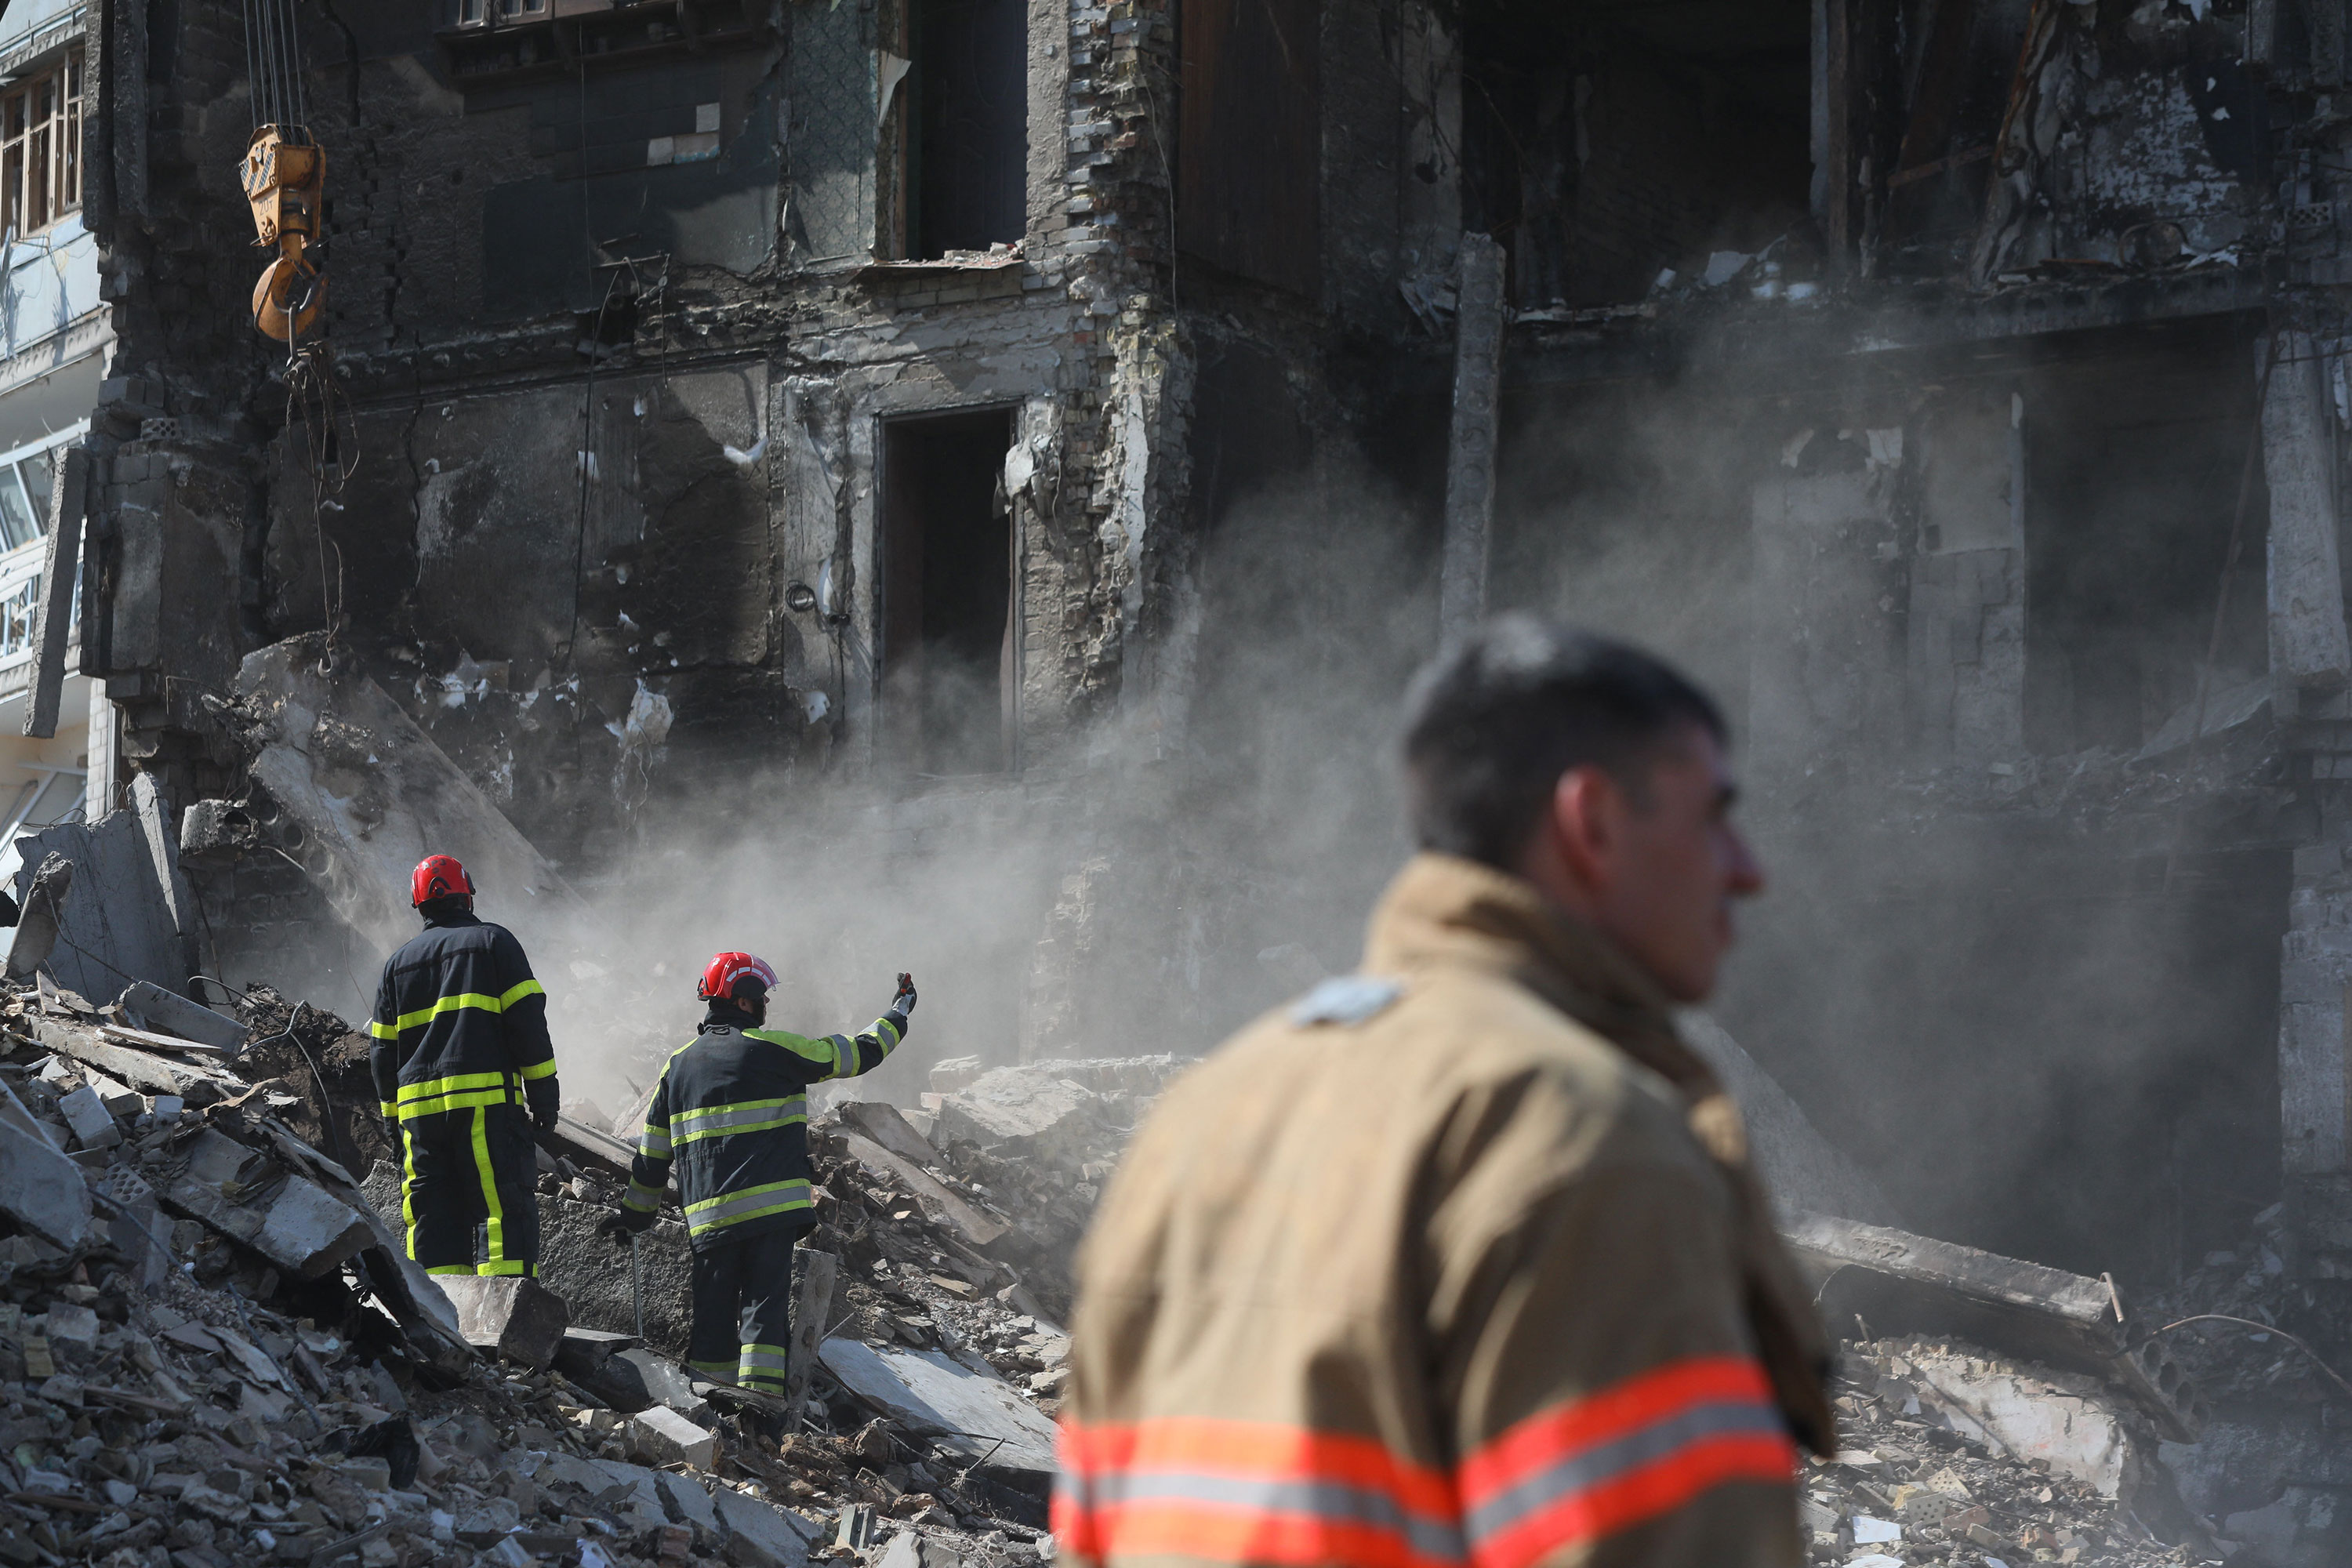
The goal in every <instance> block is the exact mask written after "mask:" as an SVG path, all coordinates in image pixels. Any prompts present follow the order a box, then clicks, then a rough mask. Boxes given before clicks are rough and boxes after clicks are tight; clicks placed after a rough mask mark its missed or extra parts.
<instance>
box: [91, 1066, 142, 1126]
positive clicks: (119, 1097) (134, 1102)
mask: <svg viewBox="0 0 2352 1568" xmlns="http://www.w3.org/2000/svg"><path fill="white" fill-rule="evenodd" d="M82 1081H83V1082H84V1083H86V1084H88V1085H89V1087H90V1089H92V1090H94V1091H95V1092H96V1093H97V1095H98V1100H99V1103H100V1105H103V1106H105V1107H106V1113H107V1114H108V1115H109V1116H115V1117H121V1116H136V1115H138V1114H139V1113H140V1112H141V1111H142V1110H146V1109H147V1097H146V1096H145V1095H143V1094H142V1093H140V1092H139V1091H138V1090H137V1089H132V1088H131V1087H129V1086H128V1085H125V1084H120V1083H117V1082H115V1081H114V1080H113V1079H110V1078H109V1077H107V1076H106V1075H105V1074H104V1073H102V1072H100V1071H98V1070H96V1069H95V1068H92V1069H91V1070H89V1071H88V1072H85V1073H83V1074H82Z"/></svg>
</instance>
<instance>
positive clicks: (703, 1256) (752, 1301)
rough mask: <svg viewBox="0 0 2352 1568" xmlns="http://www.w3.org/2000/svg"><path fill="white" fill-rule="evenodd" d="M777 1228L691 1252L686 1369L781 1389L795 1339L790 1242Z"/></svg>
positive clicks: (718, 1379) (791, 1236)
mask: <svg viewBox="0 0 2352 1568" xmlns="http://www.w3.org/2000/svg"><path fill="white" fill-rule="evenodd" d="M799 1234H800V1233H799V1232H798V1231H795V1230H793V1229H792V1228H790V1227H788V1226H772V1227H771V1228H769V1229H766V1230H762V1231H760V1232H758V1233H756V1234H754V1235H751V1236H745V1237H729V1238H727V1239H725V1240H720V1241H714V1242H707V1243H704V1244H701V1245H699V1246H698V1247H695V1249H694V1275H693V1281H694V1328H693V1330H692V1331H691V1332H690V1333H689V1334H688V1338H687V1346H686V1359H687V1364H688V1366H690V1367H692V1368H693V1369H694V1371H695V1373H697V1374H698V1375H699V1376H701V1377H704V1378H708V1379H709V1380H710V1381H711V1382H714V1383H734V1384H741V1385H742V1386H743V1387H745V1388H750V1389H755V1390H758V1391H759V1392H761V1393H763V1394H782V1392H783V1391H784V1372H785V1363H786V1361H787V1353H788V1352H787V1349H786V1347H787V1346H789V1345H790V1344H791V1342H792V1337H793V1241H794V1240H795V1239H797V1237H798V1236H799Z"/></svg>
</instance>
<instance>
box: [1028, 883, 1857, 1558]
mask: <svg viewBox="0 0 2352 1568" xmlns="http://www.w3.org/2000/svg"><path fill="white" fill-rule="evenodd" d="M1826 1348H1827V1347H1826V1342H1825V1340H1824V1338H1823V1336H1822V1331H1821V1328H1820V1326H1819V1324H1818V1322H1817V1321H1816V1320H1815V1319H1814V1316H1813V1313H1812V1310H1811V1303H1810V1301H1809V1299H1808V1297H1807V1295H1806V1293H1805V1291H1804V1290H1803V1289H1802V1287H1801V1284H1800V1282H1799V1281H1798V1279H1797V1277H1796V1275H1795V1273H1794V1271H1793V1268H1792V1267H1791V1265H1790V1262H1789V1260H1788V1258H1787V1257H1786V1255H1785V1254H1784V1253H1783V1251H1782V1250H1781V1247H1780V1242H1779V1240H1778V1238H1777V1237H1775V1236H1774V1235H1773V1234H1772V1231H1771V1229H1770V1228H1769V1222H1768V1215H1767V1209H1766V1205H1765V1201H1764V1197H1763V1194H1762V1192H1761V1190H1760V1189H1759V1186H1758V1184H1757V1183H1756V1180H1755V1178H1754V1177H1753V1176H1752V1175H1751V1174H1750V1173H1749V1172H1748V1167H1747V1163H1746V1140H1745V1136H1744V1133H1743V1131H1742V1129H1741V1123H1740V1120H1739V1115H1738V1110H1737V1109H1736V1108H1735V1107H1734V1106H1733V1105H1732V1103H1731V1102H1730V1100H1728V1099H1727V1098H1726V1097H1725V1095H1724V1094H1723V1092H1722V1090H1721V1089H1719V1088H1718V1087H1717V1084H1716V1081H1715V1079H1714V1077H1713V1075H1712V1074H1711V1073H1710V1072H1709V1071H1708V1070H1707V1068H1706V1066H1705V1065H1704V1064H1703V1063H1702V1062H1700V1061H1699V1059H1698V1058H1696V1057H1695V1056H1694V1055H1693V1054H1692V1053H1691V1051H1690V1050H1689V1048H1688V1047H1685V1045H1684V1044H1683V1043H1682V1042H1681V1040H1680V1039H1679V1038H1678V1037H1676V1035H1675V1032H1674V1029H1673V1026H1672V1024H1671V1022H1670V1021H1669V1018H1668V1015H1667V1012H1666V1009H1665V1005H1664V999H1663V998H1662V997H1661V996H1660V994H1658V992H1657V990H1656V988H1655V987H1654V984H1651V983H1650V982H1649V981H1648V980H1647V979H1646V977H1644V976H1643V974H1642V973H1639V972H1638V971H1636V970H1635V969H1634V968H1633V965H1632V964H1631V963H1629V962H1628V961H1627V960H1625V959H1624V958H1623V957H1622V955H1620V954H1619V953H1618V952H1616V951H1615V950H1614V949H1613V948H1612V947H1611V946H1609V945H1608V944H1607V943H1606V942H1604V941H1603V940H1602V939H1601V938H1600V937H1599V936H1598V935H1597V934H1595V933H1593V932H1591V931H1589V930H1586V929H1584V928H1581V927H1579V926H1577V925H1575V924H1573V923H1571V922H1570V921H1566V920H1564V919H1562V918H1561V917H1559V916H1558V915H1556V914H1554V913H1552V912H1551V911H1550V910H1549V909H1548V907H1547V906H1545V905H1544V904H1543V903H1542V902H1541V901H1540V900H1539V899H1538V896H1537V894H1536V892H1535V890H1534V889H1532V888H1530V887H1529V886H1528V885H1527V884H1526V883H1524V882H1521V881H1519V880H1517V879H1514V878H1510V877H1507V876H1504V875H1502V874H1500V873H1498V872H1495V871H1492V870H1488V869H1486V868H1484V867H1481V866H1477V865H1474V864H1472V863H1470V862H1468V861H1465V860H1459V859H1454V858H1449V857H1444V856H1437V855H1423V856H1420V857H1418V858H1415V859H1413V860H1412V861H1411V862H1410V863H1408V864H1407V865H1406V867H1405V868H1404V869H1403V870H1402V873H1401V874H1400V875H1399V876H1398V878H1397V879H1396V881H1395V882H1394V883H1393V884H1392V885H1391V888H1390V889H1389V891H1388V893H1387V895H1386V897H1385V898H1384V899H1383V900H1382V902H1381V907H1380V909H1379V910H1378V912H1377V913H1376V914H1375V915H1374V917H1373V921H1372V927H1371V936H1370V944H1369V946H1368V948H1367V950H1366V952H1365V956H1364V965H1363V969H1362V970H1361V972H1360V973H1358V974H1356V975H1352V976H1349V977H1346V978H1344V979H1341V980H1336V981H1329V982H1326V983H1325V984H1323V985H1322V986H1320V987H1318V989H1317V990H1316V991H1314V992H1312V993H1310V994H1308V995H1307V997H1306V998H1305V999H1304V1000H1303V1001H1301V1002H1300V1003H1298V1004H1297V1005H1294V1006H1292V1007H1290V1008H1286V1009H1285V1010H1284V1011H1282V1012H1280V1013H1277V1014H1276V1015H1273V1016H1269V1017H1267V1018H1265V1019H1263V1020H1261V1021H1260V1022H1259V1023H1257V1024H1255V1026H1251V1027H1250V1028H1248V1029H1246V1030H1244V1031H1243V1033H1242V1034H1241V1035H1240V1036H1238V1037H1236V1038H1234V1040H1232V1041H1230V1042H1229V1043H1227V1044H1226V1045H1225V1046H1224V1047H1223V1048H1222V1049H1220V1050H1219V1051H1218V1052H1216V1053H1215V1054H1214V1055H1213V1057H1211V1058H1209V1059H1208V1060H1207V1061H1205V1062H1203V1063H1202V1065H1201V1066H1200V1067H1198V1068H1194V1069H1192V1071H1191V1072H1189V1073H1188V1074H1186V1075H1185V1076H1184V1077H1183V1078H1182V1079H1180V1080H1178V1082H1177V1083H1176V1084H1175V1085H1174V1086H1173V1087H1171V1089H1170V1090H1169V1091H1168V1093H1167V1095H1166V1096H1165V1098H1164V1099H1163V1100H1162V1102H1161V1103H1160V1106H1159V1107H1158V1108H1157V1109H1156V1110H1154V1111H1153V1112H1152V1114H1151V1115H1150V1118H1149V1119H1148V1120H1147V1121H1146V1123H1145V1125H1144V1127H1143V1128H1142V1130H1141V1131H1139V1134H1138V1135H1137V1137H1136V1140H1135V1142H1134V1143H1133V1145H1132V1147H1131V1148H1130V1149H1129V1152H1128V1154H1127V1157H1126V1160H1125V1162H1124V1163H1123V1164H1122V1166H1121V1168H1120V1169H1119V1171H1118V1174H1117V1175H1116V1176H1115V1177H1114V1178H1113V1179H1112V1181H1111V1183H1110V1185H1109V1188H1108V1191H1107V1192H1106V1193H1105V1194H1104V1198H1103V1202H1102V1205H1101V1207H1100V1209H1099V1210H1098V1212H1097V1215H1096V1218H1095V1224H1094V1227H1093V1230H1092V1232H1091V1234H1090V1235H1089V1237H1088V1238H1087V1244H1086V1247H1085V1250H1084V1252H1083V1254H1082V1255H1081V1262H1080V1279H1079V1296H1078V1306H1077V1311H1076V1320H1075V1323H1074V1326H1073V1347H1072V1355H1071V1377H1070V1383H1069V1391H1068V1394H1067V1397H1066V1402H1065V1405H1064V1409H1063V1413H1062V1436H1061V1444H1062V1477H1061V1483H1060V1487H1059V1489H1058V1490H1057V1493H1056V1496H1055V1531H1056V1532H1057V1533H1058V1535H1059V1537H1060V1542H1061V1546H1062V1549H1063V1551H1065V1552H1068V1553H1071V1554H1073V1555H1075V1556H1076V1557H1077V1558H1078V1559H1081V1560H1083V1561H1084V1562H1085V1563H1089V1564H1091V1563H1147V1562H1151V1563H1188V1562H1189V1563H1275V1564H1299V1565H1304V1564H1319V1563H1356V1564H1366V1565H1370V1568H1527V1565H1528V1564H1533V1563H1572V1564H1594V1565H1605V1568H1632V1565H1635V1564H1638V1565H1641V1568H1749V1565H1758V1568H1760V1565H1764V1564H1776V1565H1777V1564H1789V1565H1796V1564H1801V1563H1803V1562H1804V1561H1805V1553H1804V1551H1803V1549H1802V1547H1801V1544H1800V1542H1799V1536H1798V1530H1797V1521H1796V1514H1795V1506H1794V1488H1793V1484H1792V1483H1793V1471H1794V1469H1795V1466H1796V1458H1797V1445H1798V1444H1799V1443H1802V1444H1804V1445H1806V1446H1808V1447H1812V1448H1813V1449H1815V1450H1816V1451H1821V1452H1827V1451H1829V1449H1830V1448H1831V1447H1832V1446H1833V1436H1832V1421H1831V1412H1830V1409H1829V1406H1828V1404H1827V1400H1826V1396H1825V1394H1824V1392H1823V1389H1822V1373H1823V1370H1824V1368H1825V1366H1826Z"/></svg>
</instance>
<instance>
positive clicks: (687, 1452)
mask: <svg viewBox="0 0 2352 1568" xmlns="http://www.w3.org/2000/svg"><path fill="white" fill-rule="evenodd" d="M629 1447H630V1449H631V1451H632V1452H634V1453H635V1455H636V1457H637V1458H640V1459H642V1460H644V1461H645V1462H646V1464H648V1465H691V1466H693V1467H694V1468H696V1469H698V1470H707V1469H709V1468H710V1459H711V1456H712V1455H713V1454H715V1453H716V1452H717V1451H718V1447H719V1439H718V1438H717V1437H716V1436H713V1435H712V1434H711V1433H710V1432H709V1430H707V1429H705V1428H704V1427H701V1426H697V1425H695V1424H694V1423H693V1422H691V1421H689V1420H688V1419H687V1418H686V1417H685V1416H683V1415H679V1414H678V1413H677V1411H675V1410H672V1409H671V1408H670V1407H669V1406H668V1405H651V1406H648V1407H647V1408H646V1409H644V1410H641V1411H639V1412H638V1413H637V1414H635V1415H632V1416H630V1417H629Z"/></svg>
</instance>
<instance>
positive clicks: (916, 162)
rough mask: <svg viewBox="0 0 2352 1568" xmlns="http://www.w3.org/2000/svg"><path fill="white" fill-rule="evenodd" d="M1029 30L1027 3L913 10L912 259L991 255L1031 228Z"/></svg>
mask: <svg viewBox="0 0 2352 1568" xmlns="http://www.w3.org/2000/svg"><path fill="white" fill-rule="evenodd" d="M1028 29H1029V18H1028V10H1027V7H1026V5H1024V3H1023V0H914V4H913V5H910V6H909V7H908V33H909V35H910V41H911V44H912V48H913V55H914V71H913V79H912V80H911V81H909V82H908V84H907V89H906V90H907V93H908V98H907V104H908V111H909V118H910V119H911V121H912V123H911V124H910V125H908V127H907V129H906V162H907V165H908V166H907V171H906V183H907V194H908V212H907V241H908V255H910V256H913V257H940V256H945V255H946V254H947V253H948V252H949V251H950V250H986V249H987V248H988V247H990V246H992V245H999V244H1003V245H1010V244H1013V242H1014V241H1016V240H1018V239H1019V238H1020V237H1022V234H1023V232H1024V230H1025V229H1026V228H1027V226H1028V222H1029V30H1028Z"/></svg>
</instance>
